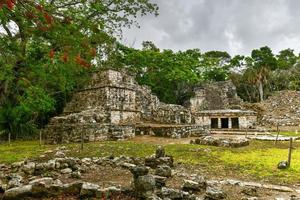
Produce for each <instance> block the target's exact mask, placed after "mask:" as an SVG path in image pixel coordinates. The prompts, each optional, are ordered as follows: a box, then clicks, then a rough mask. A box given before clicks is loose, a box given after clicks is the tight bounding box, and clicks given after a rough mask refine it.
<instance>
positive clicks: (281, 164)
mask: <svg viewBox="0 0 300 200" xmlns="http://www.w3.org/2000/svg"><path fill="white" fill-rule="evenodd" d="M288 167H289V163H288V162H287V161H280V162H279V163H278V165H277V168H278V169H287V168H288Z"/></svg>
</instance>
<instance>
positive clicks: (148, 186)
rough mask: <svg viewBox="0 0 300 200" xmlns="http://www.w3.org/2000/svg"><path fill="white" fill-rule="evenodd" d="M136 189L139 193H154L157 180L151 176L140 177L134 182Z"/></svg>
mask: <svg viewBox="0 0 300 200" xmlns="http://www.w3.org/2000/svg"><path fill="white" fill-rule="evenodd" d="M134 188H135V190H136V191H137V192H138V193H146V192H149V191H150V192H152V191H154V189H155V179H154V177H153V176H151V175H144V176H139V177H138V178H137V179H135V180H134Z"/></svg>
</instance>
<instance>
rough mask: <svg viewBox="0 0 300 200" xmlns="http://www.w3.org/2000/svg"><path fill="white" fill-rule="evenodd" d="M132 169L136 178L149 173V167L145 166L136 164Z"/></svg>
mask: <svg viewBox="0 0 300 200" xmlns="http://www.w3.org/2000/svg"><path fill="white" fill-rule="evenodd" d="M130 171H131V173H132V174H133V178H134V179H136V178H137V177H139V176H144V175H147V174H148V173H149V169H148V168H147V167H145V166H135V167H133V168H132V169H131V170H130Z"/></svg>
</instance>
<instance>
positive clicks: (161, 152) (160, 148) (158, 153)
mask: <svg viewBox="0 0 300 200" xmlns="http://www.w3.org/2000/svg"><path fill="white" fill-rule="evenodd" d="M160 157H165V149H164V147H163V146H158V147H157V148H156V151H155V158H160Z"/></svg>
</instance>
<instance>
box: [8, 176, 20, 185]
mask: <svg viewBox="0 0 300 200" xmlns="http://www.w3.org/2000/svg"><path fill="white" fill-rule="evenodd" d="M22 181H23V177H22V176H21V175H19V174H11V175H10V176H9V181H8V188H14V187H19V186H21V185H22Z"/></svg>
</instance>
